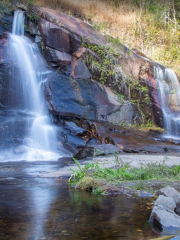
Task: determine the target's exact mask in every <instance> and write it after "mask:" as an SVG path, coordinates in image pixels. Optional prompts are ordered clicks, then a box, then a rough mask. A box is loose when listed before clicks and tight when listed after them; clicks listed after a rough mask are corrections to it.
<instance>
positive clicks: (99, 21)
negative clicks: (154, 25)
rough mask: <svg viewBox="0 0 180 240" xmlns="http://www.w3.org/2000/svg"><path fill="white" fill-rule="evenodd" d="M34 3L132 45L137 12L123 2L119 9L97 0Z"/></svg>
mask: <svg viewBox="0 0 180 240" xmlns="http://www.w3.org/2000/svg"><path fill="white" fill-rule="evenodd" d="M36 3H37V4H38V5H39V6H48V7H51V8H53V9H57V10H63V11H64V12H66V13H68V14H71V15H72V14H73V15H74V16H76V17H81V18H83V19H84V20H85V21H86V22H88V23H90V24H93V25H94V26H95V27H96V28H97V29H98V30H100V31H101V32H103V33H108V34H111V35H112V36H114V37H115V38H119V39H120V40H122V41H123V42H126V43H127V44H128V45H130V46H132V42H133V43H134V30H133V29H135V27H136V20H137V17H138V11H137V9H135V7H134V6H132V5H130V4H127V3H126V2H125V1H124V3H122V4H121V5H120V6H119V7H115V5H114V4H113V3H111V2H103V1H97V0H74V1H73V0H59V1H58V0H51V1H49V0H38V1H36ZM132 30H133V31H132ZM133 47H134V45H133Z"/></svg>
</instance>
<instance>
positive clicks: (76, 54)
mask: <svg viewBox="0 0 180 240" xmlns="http://www.w3.org/2000/svg"><path fill="white" fill-rule="evenodd" d="M86 54H90V55H92V56H93V57H95V58H96V59H99V57H98V55H97V54H96V53H95V52H93V51H92V50H91V49H89V48H84V47H80V48H79V49H78V50H77V51H76V52H74V53H73V54H72V56H73V57H76V58H82V59H85V56H86Z"/></svg>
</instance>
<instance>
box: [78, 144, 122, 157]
mask: <svg viewBox="0 0 180 240" xmlns="http://www.w3.org/2000/svg"><path fill="white" fill-rule="evenodd" d="M120 152H121V150H120V149H119V148H118V147H117V146H115V145H112V144H101V145H100V144H99V145H97V144H96V145H93V144H91V145H87V146H86V147H85V148H83V149H81V150H80V151H79V152H78V153H77V154H76V155H75V156H74V157H75V158H77V159H82V158H86V157H95V156H101V155H109V154H114V153H120Z"/></svg>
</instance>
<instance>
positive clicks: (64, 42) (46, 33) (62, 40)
mask: <svg viewBox="0 0 180 240" xmlns="http://www.w3.org/2000/svg"><path fill="white" fill-rule="evenodd" d="M40 30H41V33H42V37H43V40H44V42H45V45H46V46H48V47H51V48H54V49H56V50H58V51H61V52H66V53H69V52H70V39H69V35H68V32H67V31H66V30H64V29H61V28H60V27H58V26H56V25H55V24H52V23H50V22H47V21H46V20H44V19H42V20H41V22H40Z"/></svg>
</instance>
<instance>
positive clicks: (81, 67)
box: [70, 58, 91, 79]
mask: <svg viewBox="0 0 180 240" xmlns="http://www.w3.org/2000/svg"><path fill="white" fill-rule="evenodd" d="M70 76H71V77H73V78H76V79H88V78H90V77H91V74H90V72H89V70H88V68H87V67H86V65H85V63H84V62H83V61H82V59H78V60H77V59H76V58H74V59H73V63H72V70H71V74H70Z"/></svg>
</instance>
